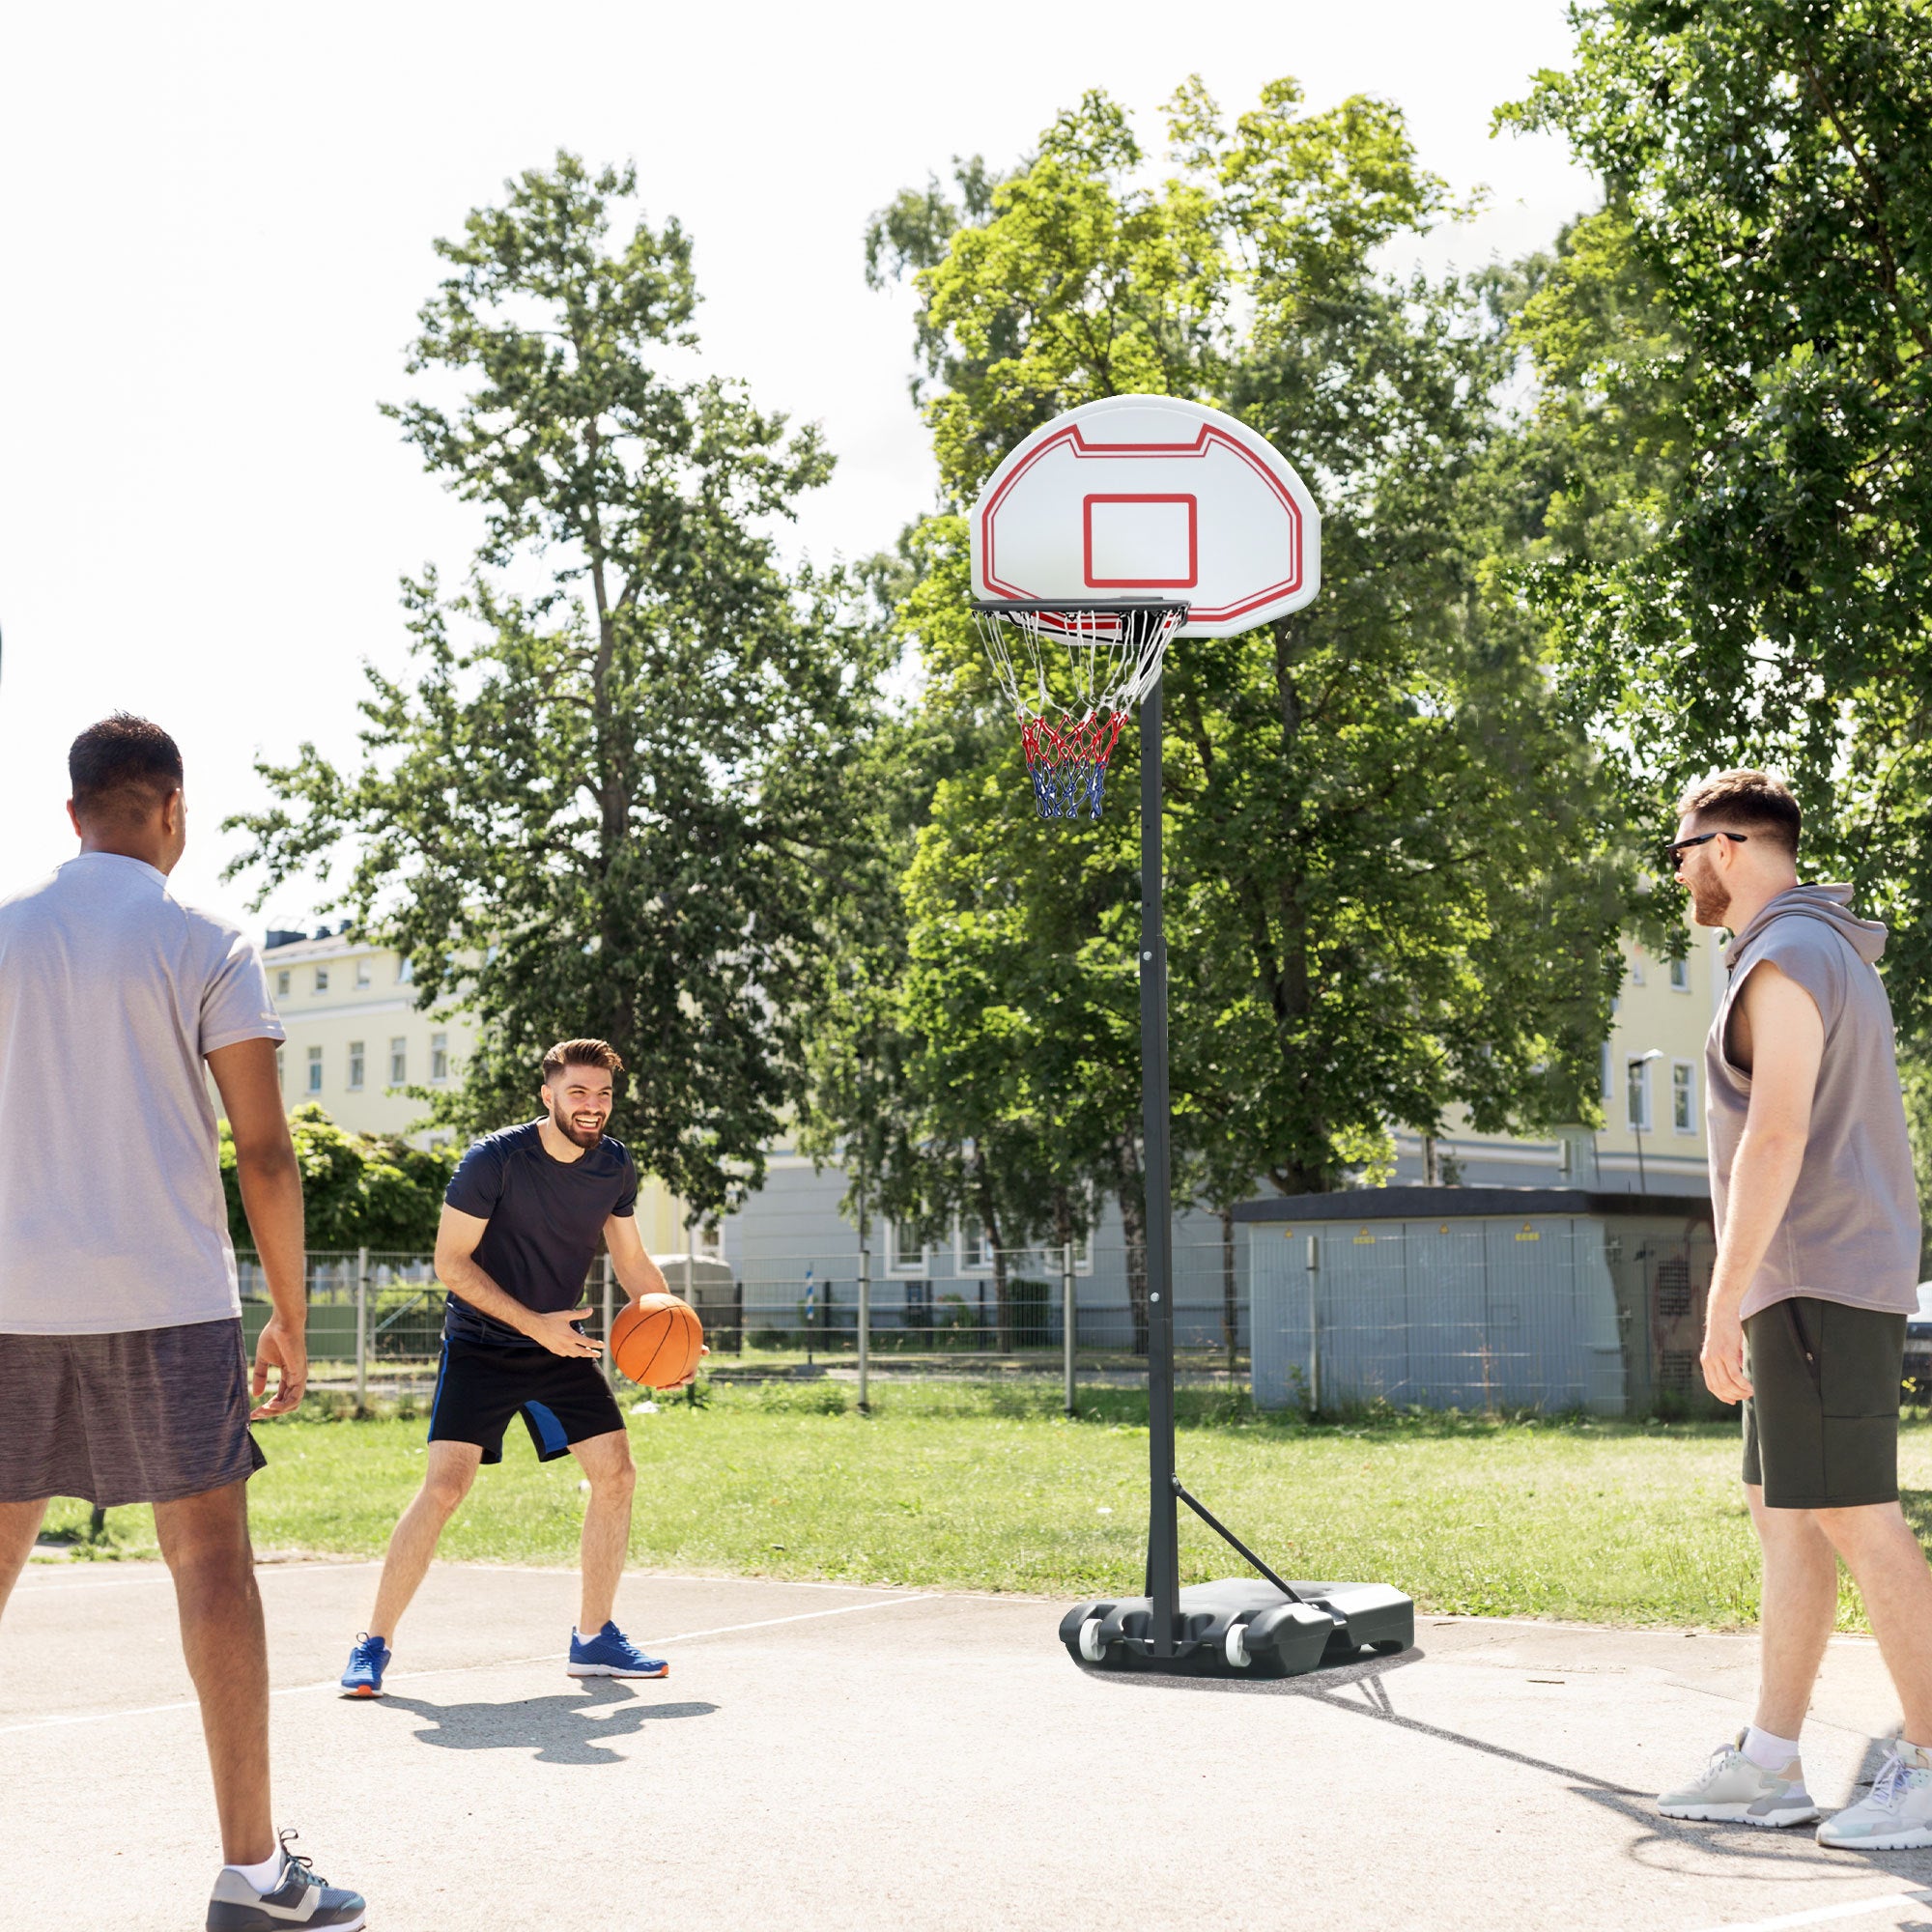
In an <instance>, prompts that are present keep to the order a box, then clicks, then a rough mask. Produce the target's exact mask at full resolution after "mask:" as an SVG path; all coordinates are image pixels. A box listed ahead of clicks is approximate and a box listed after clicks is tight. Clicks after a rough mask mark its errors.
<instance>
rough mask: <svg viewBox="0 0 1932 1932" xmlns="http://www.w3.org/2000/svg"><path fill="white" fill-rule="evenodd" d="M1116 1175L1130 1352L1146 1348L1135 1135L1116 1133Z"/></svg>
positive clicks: (1141, 1195) (1143, 1216)
mask: <svg viewBox="0 0 1932 1932" xmlns="http://www.w3.org/2000/svg"><path fill="white" fill-rule="evenodd" d="M1114 1150H1115V1163H1116V1165H1115V1171H1116V1174H1117V1176H1118V1178H1119V1183H1120V1184H1119V1189H1118V1191H1119V1195H1120V1202H1121V1226H1122V1230H1123V1232H1124V1233H1125V1235H1126V1237H1127V1306H1128V1308H1129V1309H1130V1310H1131V1311H1132V1314H1133V1321H1134V1353H1135V1354H1137V1355H1145V1354H1146V1353H1147V1351H1148V1252H1147V1194H1146V1189H1145V1183H1144V1181H1143V1178H1142V1174H1141V1144H1140V1136H1139V1135H1138V1134H1132V1133H1125V1134H1122V1135H1120V1136H1119V1137H1118V1138H1117V1139H1116V1140H1115V1143H1114Z"/></svg>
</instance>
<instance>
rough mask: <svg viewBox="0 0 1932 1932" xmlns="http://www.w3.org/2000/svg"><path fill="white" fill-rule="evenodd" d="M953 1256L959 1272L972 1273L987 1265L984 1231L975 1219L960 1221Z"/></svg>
mask: <svg viewBox="0 0 1932 1932" xmlns="http://www.w3.org/2000/svg"><path fill="white" fill-rule="evenodd" d="M953 1256H954V1259H955V1261H956V1263H957V1265H958V1269H959V1272H960V1273H961V1274H972V1273H975V1272H976V1271H977V1270H979V1269H980V1268H982V1267H985V1266H987V1265H988V1262H987V1258H986V1236H985V1231H984V1230H983V1229H982V1228H981V1227H980V1224H979V1223H978V1222H977V1221H962V1222H960V1224H959V1235H958V1239H957V1240H956V1241H955V1243H954V1245H953Z"/></svg>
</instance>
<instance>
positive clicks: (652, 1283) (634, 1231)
mask: <svg viewBox="0 0 1932 1932" xmlns="http://www.w3.org/2000/svg"><path fill="white" fill-rule="evenodd" d="M604 1245H605V1246H606V1247H607V1248H609V1249H610V1251H611V1273H612V1274H614V1275H615V1276H616V1277H617V1285H618V1286H619V1287H620V1288H621V1289H622V1290H623V1291H624V1293H626V1294H628V1295H629V1296H630V1297H631V1299H632V1300H633V1301H635V1300H637V1298H638V1297H639V1295H640V1294H668V1293H670V1292H671V1291H670V1285H669V1283H668V1282H667V1281H666V1280H665V1278H664V1270H663V1269H662V1268H660V1267H659V1266H658V1264H657V1263H656V1262H654V1261H652V1259H651V1258H650V1256H649V1255H647V1254H645V1252H644V1237H643V1236H641V1235H640V1234H639V1233H638V1217H637V1216H636V1215H635V1214H612V1215H611V1218H610V1219H609V1220H608V1221H606V1222H605V1223H604Z"/></svg>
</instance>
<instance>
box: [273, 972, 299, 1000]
mask: <svg viewBox="0 0 1932 1932" xmlns="http://www.w3.org/2000/svg"><path fill="white" fill-rule="evenodd" d="M294 977H295V976H294V975H293V974H292V973H291V972H290V971H289V969H288V968H287V967H286V966H284V967H283V968H282V970H281V971H280V972H279V973H277V974H276V975H275V991H276V992H278V993H280V994H282V995H283V997H284V998H286V997H287V995H288V990H289V981H290V980H292V979H293V978H294Z"/></svg>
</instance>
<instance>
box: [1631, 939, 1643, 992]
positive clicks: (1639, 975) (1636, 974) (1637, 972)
mask: <svg viewBox="0 0 1932 1932" xmlns="http://www.w3.org/2000/svg"><path fill="white" fill-rule="evenodd" d="M1630 982H1631V984H1632V985H1633V986H1641V985H1642V984H1643V954H1642V953H1641V952H1637V951H1636V950H1635V949H1634V948H1633V949H1632V951H1631V956H1630Z"/></svg>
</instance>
